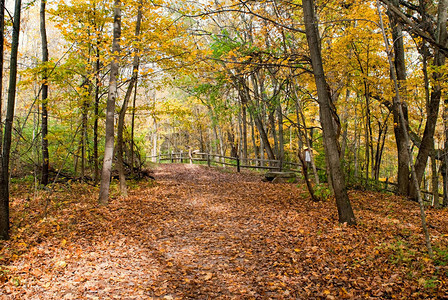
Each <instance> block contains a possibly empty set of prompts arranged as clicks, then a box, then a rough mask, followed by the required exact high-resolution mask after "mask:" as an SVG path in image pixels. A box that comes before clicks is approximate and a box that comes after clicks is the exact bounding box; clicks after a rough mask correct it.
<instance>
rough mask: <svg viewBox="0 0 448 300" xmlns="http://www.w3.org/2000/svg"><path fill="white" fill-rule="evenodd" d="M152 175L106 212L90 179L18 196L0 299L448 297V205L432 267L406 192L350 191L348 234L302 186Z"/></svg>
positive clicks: (204, 171) (181, 170)
mask: <svg viewBox="0 0 448 300" xmlns="http://www.w3.org/2000/svg"><path fill="white" fill-rule="evenodd" d="M154 176H155V178H156V183H155V184H151V182H146V183H139V185H138V186H137V185H135V186H134V187H133V189H132V191H131V192H130V196H129V197H128V198H127V199H121V198H119V197H114V199H113V200H112V201H111V203H110V205H109V206H108V207H98V206H97V204H96V197H97V190H96V189H94V188H90V187H87V186H82V185H75V184H73V185H66V186H61V187H60V189H59V191H57V192H56V193H54V194H51V195H49V194H45V193H43V192H41V194H40V195H38V196H37V197H34V196H35V195H34V194H32V192H28V194H27V192H25V190H26V189H24V188H20V189H19V190H16V192H15V194H16V195H17V196H16V197H15V199H14V202H13V207H12V214H13V226H14V227H13V233H12V239H11V241H8V242H6V243H5V242H3V243H2V244H0V246H1V251H0V263H1V264H2V266H1V267H0V299H342V298H348V299H373V298H375V299H388V298H399V299H410V298H414V299H417V298H422V299H423V298H425V299H428V298H433V299H443V297H444V296H445V297H446V296H447V291H448V289H447V286H448V283H447V281H448V279H447V278H448V269H447V266H446V262H447V261H448V253H447V244H448V243H447V242H448V236H447V233H448V226H447V225H448V224H447V223H448V213H447V210H430V211H429V212H428V219H429V223H430V224H431V227H432V228H431V235H432V240H433V243H434V246H435V248H436V249H437V251H436V252H437V257H436V260H435V261H431V260H430V259H428V258H427V256H426V254H425V247H424V243H423V238H422V235H421V230H420V227H419V221H418V220H419V219H418V207H417V206H416V205H415V204H414V203H411V202H408V201H404V200H402V199H400V198H397V197H392V196H386V195H383V194H378V193H366V192H365V193H361V192H352V193H351V194H350V197H351V199H352V202H353V206H354V210H355V213H356V215H357V218H358V225H357V226H356V227H347V226H344V225H339V224H337V219H336V217H337V216H336V209H335V207H334V204H333V201H331V202H322V203H314V202H312V201H311V200H310V199H309V197H308V196H307V193H306V191H305V190H303V189H301V188H298V187H297V185H296V184H288V183H284V184H271V183H264V182H262V181H261V176H260V175H253V174H250V173H242V174H235V173H231V172H229V171H223V170H221V171H220V170H217V169H209V168H207V167H203V166H197V165H175V164H173V165H161V166H160V167H159V168H158V169H157V170H156V171H155V173H154ZM115 193H116V192H115ZM46 204H48V205H47V209H48V211H47V217H46V218H44V212H43V210H44V207H45V205H46ZM443 251H445V252H443Z"/></svg>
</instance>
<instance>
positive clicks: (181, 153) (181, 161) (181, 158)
mask: <svg viewBox="0 0 448 300" xmlns="http://www.w3.org/2000/svg"><path fill="white" fill-rule="evenodd" d="M183 154H184V152H183V151H182V150H180V163H183V162H184V160H183V157H182V155H183Z"/></svg>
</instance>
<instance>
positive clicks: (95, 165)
mask: <svg viewBox="0 0 448 300" xmlns="http://www.w3.org/2000/svg"><path fill="white" fill-rule="evenodd" d="M94 97H95V99H94V104H93V105H94V109H93V113H94V121H93V181H94V183H95V185H96V184H98V181H99V179H100V174H99V173H100V170H99V157H98V118H99V106H100V47H99V41H97V45H96V61H95V95H94Z"/></svg>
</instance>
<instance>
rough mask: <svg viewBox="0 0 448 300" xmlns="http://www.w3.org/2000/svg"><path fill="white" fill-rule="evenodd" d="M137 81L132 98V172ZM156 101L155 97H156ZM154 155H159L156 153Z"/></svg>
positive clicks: (132, 166)
mask: <svg viewBox="0 0 448 300" xmlns="http://www.w3.org/2000/svg"><path fill="white" fill-rule="evenodd" d="M137 86H138V84H137V82H136V83H135V88H134V99H133V100H132V117H131V155H130V160H131V168H132V170H131V171H132V172H134V145H135V144H134V129H135V105H136V102H137ZM154 101H155V99H154ZM154 122H156V119H155V118H154ZM155 129H156V132H155V135H156V142H157V124H156V128H155ZM156 151H157V147H156ZM154 155H157V153H156V154H154Z"/></svg>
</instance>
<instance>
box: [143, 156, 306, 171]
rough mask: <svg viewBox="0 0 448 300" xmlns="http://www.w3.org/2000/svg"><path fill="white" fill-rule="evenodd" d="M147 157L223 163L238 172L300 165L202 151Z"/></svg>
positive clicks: (215, 163)
mask: <svg viewBox="0 0 448 300" xmlns="http://www.w3.org/2000/svg"><path fill="white" fill-rule="evenodd" d="M149 158H152V159H156V160H157V162H163V161H170V162H172V163H174V162H180V163H184V162H191V163H193V162H198V161H199V162H207V165H208V166H209V167H210V166H212V165H224V166H231V167H235V168H236V169H237V172H240V171H241V169H243V168H246V169H265V170H277V171H294V172H301V169H300V167H301V165H300V164H299V163H294V162H288V161H282V160H270V159H259V158H244V159H243V158H240V157H238V156H236V157H233V156H225V155H218V154H212V153H204V152H182V151H181V152H172V153H165V154H158V155H155V156H149Z"/></svg>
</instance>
